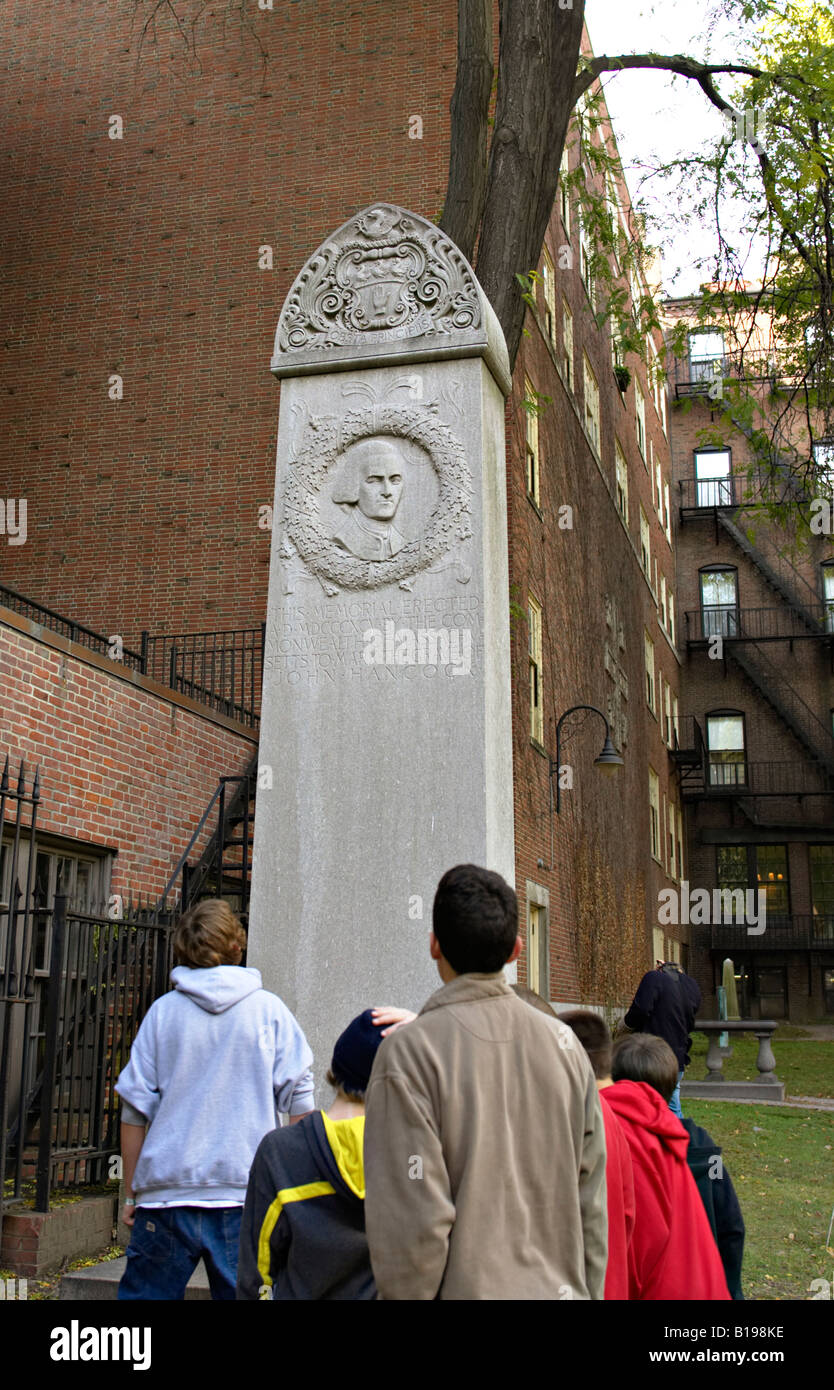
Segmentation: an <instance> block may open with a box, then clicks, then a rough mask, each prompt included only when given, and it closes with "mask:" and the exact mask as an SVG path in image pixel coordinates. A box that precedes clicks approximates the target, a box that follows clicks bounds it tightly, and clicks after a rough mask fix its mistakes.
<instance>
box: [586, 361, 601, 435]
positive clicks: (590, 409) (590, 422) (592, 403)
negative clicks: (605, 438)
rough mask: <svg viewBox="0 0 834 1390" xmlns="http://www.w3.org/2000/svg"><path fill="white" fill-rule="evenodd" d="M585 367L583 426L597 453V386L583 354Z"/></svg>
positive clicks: (589, 365)
mask: <svg viewBox="0 0 834 1390" xmlns="http://www.w3.org/2000/svg"><path fill="white" fill-rule="evenodd" d="M582 360H583V363H584V368H585V428H586V430H587V431H588V433H589V435H590V436H591V439H592V441H593V445H594V448H595V449H596V451H597V453H599V386H598V384H597V379H596V377H595V376H594V373H593V370H592V368H591V364H590V362H589V361H588V359H587V357H585V355H584V354H583V359H582Z"/></svg>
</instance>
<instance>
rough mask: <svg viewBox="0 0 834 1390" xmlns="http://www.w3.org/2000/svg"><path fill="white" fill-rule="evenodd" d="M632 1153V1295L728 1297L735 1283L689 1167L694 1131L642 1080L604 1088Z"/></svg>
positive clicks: (676, 1297)
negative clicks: (729, 1287)
mask: <svg viewBox="0 0 834 1390" xmlns="http://www.w3.org/2000/svg"><path fill="white" fill-rule="evenodd" d="M601 1094H602V1095H603V1096H604V1098H605V1099H604V1103H605V1104H608V1105H610V1107H611V1109H612V1110H613V1111H614V1113H615V1115H616V1116H617V1118H618V1119H619V1121H620V1125H621V1127H622V1130H623V1132H624V1134H625V1137H626V1139H627V1141H628V1146H629V1148H630V1150H631V1162H632V1168H633V1170H634V1199H635V1208H636V1217H635V1223H634V1233H633V1235H632V1239H631V1244H630V1245H629V1295H628V1296H629V1298H630V1299H642V1300H650V1299H674V1300H689V1299H724V1300H729V1297H730V1295H729V1293H728V1291H727V1281H726V1279H725V1277H724V1268H723V1265H722V1263H721V1256H720V1255H719V1253H718V1246H717V1245H716V1243H715V1239H714V1237H713V1234H712V1231H711V1230H710V1224H709V1221H708V1220H707V1214H706V1212H705V1211H704V1205H703V1202H702V1201H701V1198H700V1196H699V1194H698V1189H697V1187H696V1186H695V1179H694V1178H693V1176H692V1174H691V1172H690V1171H689V1166H688V1164H687V1161H686V1152H687V1148H688V1147H689V1135H688V1134H687V1132H686V1130H685V1129H684V1127H683V1125H682V1124H681V1122H680V1120H679V1119H677V1117H676V1116H675V1115H673V1114H672V1111H671V1110H670V1109H669V1107H668V1105H667V1104H666V1102H665V1101H664V1099H663V1097H662V1096H661V1095H659V1093H658V1092H657V1091H655V1090H654V1089H653V1088H652V1087H651V1086H647V1085H646V1084H645V1082H642V1081H617V1082H615V1084H614V1085H613V1086H608V1087H606V1089H605V1090H604V1091H603V1092H602V1093H601Z"/></svg>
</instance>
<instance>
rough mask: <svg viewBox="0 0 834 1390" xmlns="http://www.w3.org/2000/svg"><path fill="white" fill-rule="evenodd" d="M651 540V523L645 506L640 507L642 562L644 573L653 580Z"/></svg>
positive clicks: (650, 580)
mask: <svg viewBox="0 0 834 1390" xmlns="http://www.w3.org/2000/svg"><path fill="white" fill-rule="evenodd" d="M651 555H652V552H651V541H650V539H649V523H648V519H647V517H646V513H645V512H644V511H643V508H642V507H641V508H640V563H641V565H642V566H643V573H644V574H645V576H646V578H647V579H648V581H649V583H650V584H651V582H652V559H651Z"/></svg>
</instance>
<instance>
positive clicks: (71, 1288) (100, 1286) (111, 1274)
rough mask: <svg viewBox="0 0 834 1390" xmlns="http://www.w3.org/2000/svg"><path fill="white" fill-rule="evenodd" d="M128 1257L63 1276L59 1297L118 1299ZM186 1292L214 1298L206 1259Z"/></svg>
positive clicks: (92, 1300) (91, 1300)
mask: <svg viewBox="0 0 834 1390" xmlns="http://www.w3.org/2000/svg"><path fill="white" fill-rule="evenodd" d="M126 1260H127V1256H126V1255H122V1256H120V1258H119V1259H118V1260H102V1262H101V1264H97V1265H91V1266H90V1268H89V1269H74V1270H72V1272H71V1273H70V1274H65V1275H64V1277H63V1279H62V1280H61V1286H60V1288H59V1290H58V1298H59V1299H74V1300H76V1301H77V1302H85V1303H106V1302H114V1301H115V1299H116V1294H117V1292H118V1288H119V1280H120V1279H121V1277H122V1275H123V1274H124V1269H125V1263H126ZM185 1296H186V1298H187V1299H188V1300H189V1301H190V1300H191V1299H194V1298H198V1299H210V1298H211V1293H210V1291H209V1282H208V1275H207V1274H206V1267H205V1265H204V1264H203V1262H202V1260H201V1261H200V1263H199V1264H198V1266H197V1268H196V1269H195V1271H194V1273H193V1274H192V1276H191V1279H190V1280H189V1283H188V1288H187V1289H186V1291H185Z"/></svg>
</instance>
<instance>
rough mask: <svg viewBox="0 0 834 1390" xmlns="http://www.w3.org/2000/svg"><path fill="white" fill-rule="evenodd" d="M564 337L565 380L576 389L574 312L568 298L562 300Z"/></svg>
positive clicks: (570, 387)
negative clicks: (574, 376) (574, 374)
mask: <svg viewBox="0 0 834 1390" xmlns="http://www.w3.org/2000/svg"><path fill="white" fill-rule="evenodd" d="M562 338H563V344H564V354H565V355H564V363H565V381H566V382H567V384H568V388H569V390H571V391H572V390H573V389H574V383H573V314H572V313H571V311H570V309H569V308H568V302H567V300H566V299H563V300H562Z"/></svg>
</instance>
